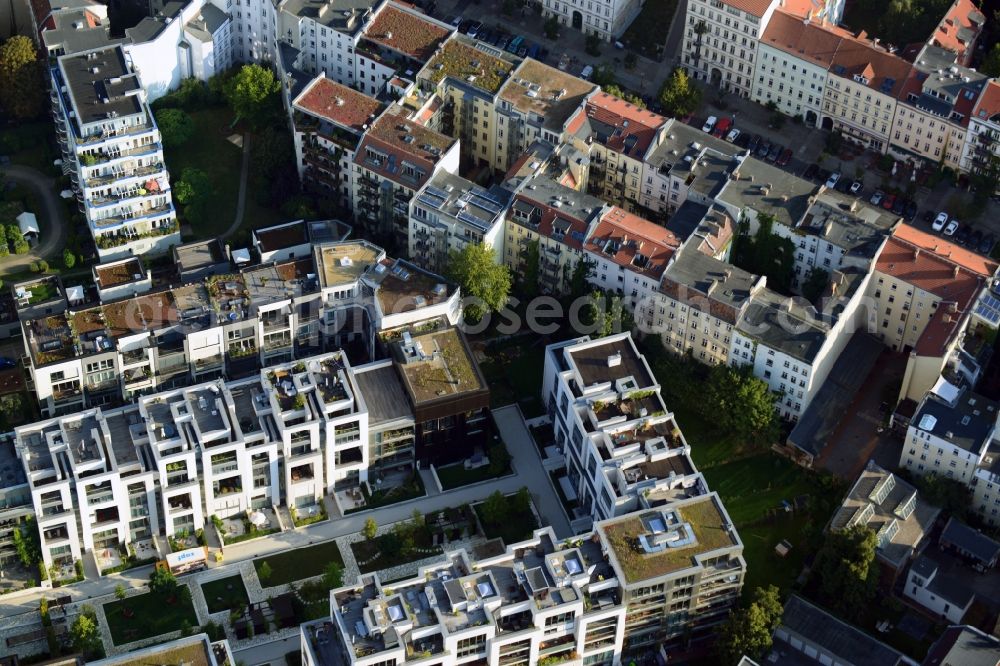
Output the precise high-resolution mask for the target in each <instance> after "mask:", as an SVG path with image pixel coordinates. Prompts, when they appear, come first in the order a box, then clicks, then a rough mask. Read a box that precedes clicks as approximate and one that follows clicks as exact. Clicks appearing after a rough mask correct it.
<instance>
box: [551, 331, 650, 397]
mask: <svg viewBox="0 0 1000 666" xmlns="http://www.w3.org/2000/svg"><path fill="white" fill-rule="evenodd" d="M569 356H570V358H571V359H572V362H573V363H574V364H575V366H576V369H577V371H578V372H579V373H580V378H581V380H582V381H583V384H584V387H588V386H592V385H594V384H605V383H607V382H612V383H613V382H615V381H616V380H618V379H625V378H626V377H632V378H633V379H635V381H636V382H638V386H633V387H631V388H632V389H633V390H636V389H645V388H649V387H650V386H653V385H654V384H655V383H656V382H655V381H654V380H653V378H652V376H651V375H650V374H649V371H648V370H647V369H646V363H645V361H644V360H643V358H642V356H641V355H640V354H639V353H638V352H637V351H636V349H635V347H634V346H633V345H632V342H631V338H627V337H625V338H619V339H614V340H609V341H607V342H603V343H601V344H596V345H590V344H587V345H581V346H579V347H577V348H570V350H569Z"/></svg>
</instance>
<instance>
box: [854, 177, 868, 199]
mask: <svg viewBox="0 0 1000 666" xmlns="http://www.w3.org/2000/svg"><path fill="white" fill-rule="evenodd" d="M863 189H865V184H864V183H862V182H861V181H860V180H856V181H854V182H853V183H851V194H853V195H854V196H856V197H860V196H861V190H863Z"/></svg>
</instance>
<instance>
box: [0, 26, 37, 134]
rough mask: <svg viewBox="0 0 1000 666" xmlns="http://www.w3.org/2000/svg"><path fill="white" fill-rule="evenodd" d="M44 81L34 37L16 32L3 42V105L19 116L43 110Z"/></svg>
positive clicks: (0, 50) (0, 96)
mask: <svg viewBox="0 0 1000 666" xmlns="http://www.w3.org/2000/svg"><path fill="white" fill-rule="evenodd" d="M44 103H45V85H44V83H43V81H42V65H41V64H40V63H39V62H38V54H37V52H36V51H35V45H34V44H33V43H32V42H31V39H29V38H28V37H25V36H23V35H15V36H13V37H11V38H10V39H8V40H7V41H6V42H4V43H3V45H2V46H0V105H2V106H3V109H4V111H6V112H7V113H8V114H9V115H11V116H13V117H14V118H17V119H24V118H34V117H35V116H38V115H39V114H41V113H42V110H43V108H44Z"/></svg>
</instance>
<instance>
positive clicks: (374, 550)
mask: <svg viewBox="0 0 1000 666" xmlns="http://www.w3.org/2000/svg"><path fill="white" fill-rule="evenodd" d="M409 534H410V537H409V538H410V539H411V540H412V541H408V542H407V545H406V546H404V545H403V543H402V542H403V539H402V538H401V537H400V536H399V535H398V534H396V533H395V532H387V533H386V534H383V535H381V536H378V537H375V538H374V539H372V540H371V541H367V540H364V541H355V542H354V543H352V544H351V550H352V551H353V552H354V558H355V559H356V560H357V561H358V570H359V571H360V572H361V573H363V574H364V573H371V572H372V571H379V570H381V569H388V568H390V567H398V566H400V565H402V564H409V563H410V562H416V561H417V560H422V559H424V558H425V557H431V556H433V555H436V554H438V553H441V552H443V551H442V550H441V546H435V545H433V541H432V538H431V531H430V530H429V529H428V528H426V527H418V528H413V529H412V530H411V531H410V532H409ZM376 556H377V557H376ZM373 558H374V559H373ZM362 563H364V564H362Z"/></svg>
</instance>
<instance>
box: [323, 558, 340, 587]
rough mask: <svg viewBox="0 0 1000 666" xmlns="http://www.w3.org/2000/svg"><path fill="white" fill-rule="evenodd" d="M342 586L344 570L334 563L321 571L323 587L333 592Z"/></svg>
mask: <svg viewBox="0 0 1000 666" xmlns="http://www.w3.org/2000/svg"><path fill="white" fill-rule="evenodd" d="M343 584H344V568H343V567H341V566H340V565H339V564H338V563H336V562H330V563H329V564H327V565H326V569H324V570H323V585H325V586H326V587H327V589H330V590H333V589H336V588H338V587H340V586H341V585H343Z"/></svg>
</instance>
